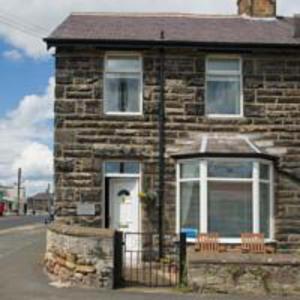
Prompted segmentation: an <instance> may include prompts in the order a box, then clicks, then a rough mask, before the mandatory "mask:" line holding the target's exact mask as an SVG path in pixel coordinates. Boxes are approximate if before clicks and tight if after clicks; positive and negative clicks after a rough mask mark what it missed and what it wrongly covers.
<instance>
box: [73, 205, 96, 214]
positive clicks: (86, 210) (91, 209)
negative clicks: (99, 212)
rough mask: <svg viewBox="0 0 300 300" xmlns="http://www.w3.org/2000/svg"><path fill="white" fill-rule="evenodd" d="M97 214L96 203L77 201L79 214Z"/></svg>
mask: <svg viewBox="0 0 300 300" xmlns="http://www.w3.org/2000/svg"><path fill="white" fill-rule="evenodd" d="M95 214H96V208H95V204H92V203H77V216H94V215H95Z"/></svg>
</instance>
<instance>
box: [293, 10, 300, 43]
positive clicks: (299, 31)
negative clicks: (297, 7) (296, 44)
mask: <svg viewBox="0 0 300 300" xmlns="http://www.w3.org/2000/svg"><path fill="white" fill-rule="evenodd" d="M294 37H295V38H300V15H299V14H297V15H294Z"/></svg>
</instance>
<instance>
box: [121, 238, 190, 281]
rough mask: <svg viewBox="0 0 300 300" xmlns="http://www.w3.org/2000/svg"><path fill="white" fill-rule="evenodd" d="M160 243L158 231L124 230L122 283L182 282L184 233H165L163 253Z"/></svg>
mask: <svg viewBox="0 0 300 300" xmlns="http://www.w3.org/2000/svg"><path fill="white" fill-rule="evenodd" d="M159 245H160V240H159V234H158V233H124V234H123V258H122V273H121V274H122V280H121V281H122V283H123V285H125V286H147V287H172V286H178V285H179V284H181V283H183V282H185V275H186V274H185V273H186V238H185V234H181V235H176V234H165V235H164V252H163V253H164V256H163V257H160V248H159ZM116 246H119V245H116ZM118 261H120V259H119V260H118ZM115 271H116V270H115ZM116 276H117V275H116Z"/></svg>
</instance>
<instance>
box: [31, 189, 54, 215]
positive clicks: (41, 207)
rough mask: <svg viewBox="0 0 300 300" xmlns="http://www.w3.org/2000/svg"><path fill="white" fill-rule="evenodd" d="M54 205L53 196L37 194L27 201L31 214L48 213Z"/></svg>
mask: <svg viewBox="0 0 300 300" xmlns="http://www.w3.org/2000/svg"><path fill="white" fill-rule="evenodd" d="M52 204H53V194H51V193H47V192H45V193H37V194H35V195H33V196H31V197H29V198H28V199H27V207H28V211H29V212H30V211H31V212H33V211H35V212H48V211H49V209H50V207H51V205H52Z"/></svg>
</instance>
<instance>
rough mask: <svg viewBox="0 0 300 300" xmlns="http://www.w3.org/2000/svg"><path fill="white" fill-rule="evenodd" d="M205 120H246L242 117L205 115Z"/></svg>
mask: <svg viewBox="0 0 300 300" xmlns="http://www.w3.org/2000/svg"><path fill="white" fill-rule="evenodd" d="M205 117H206V118H207V119H218V120H219V119H222V120H223V119H225V120H231V119H234V120H236V119H246V118H245V116H244V115H205Z"/></svg>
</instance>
